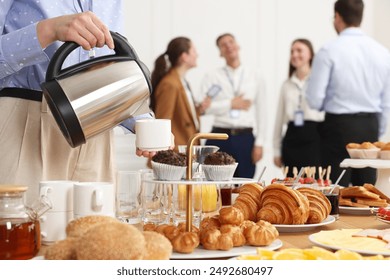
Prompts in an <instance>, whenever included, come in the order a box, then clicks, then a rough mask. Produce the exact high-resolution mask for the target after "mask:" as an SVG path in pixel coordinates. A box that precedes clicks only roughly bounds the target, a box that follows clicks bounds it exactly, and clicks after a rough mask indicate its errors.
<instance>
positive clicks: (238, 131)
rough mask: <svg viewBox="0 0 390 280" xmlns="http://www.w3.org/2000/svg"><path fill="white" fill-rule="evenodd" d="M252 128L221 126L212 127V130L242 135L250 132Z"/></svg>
mask: <svg viewBox="0 0 390 280" xmlns="http://www.w3.org/2000/svg"><path fill="white" fill-rule="evenodd" d="M252 131H253V129H252V128H251V127H246V128H223V127H213V129H212V132H214V133H226V134H228V135H232V136H235V135H243V134H250V133H252Z"/></svg>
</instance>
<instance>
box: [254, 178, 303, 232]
mask: <svg viewBox="0 0 390 280" xmlns="http://www.w3.org/2000/svg"><path fill="white" fill-rule="evenodd" d="M260 201H261V209H260V210H259V211H258V213H257V220H265V221H268V222H270V223H271V224H288V225H299V224H304V223H305V222H306V221H307V218H308V217H309V200H308V199H307V198H306V196H304V195H303V194H301V193H300V192H298V191H296V190H293V189H291V188H289V187H286V186H284V185H280V184H271V185H269V186H268V187H266V188H265V189H264V190H263V192H262V193H261V199H260Z"/></svg>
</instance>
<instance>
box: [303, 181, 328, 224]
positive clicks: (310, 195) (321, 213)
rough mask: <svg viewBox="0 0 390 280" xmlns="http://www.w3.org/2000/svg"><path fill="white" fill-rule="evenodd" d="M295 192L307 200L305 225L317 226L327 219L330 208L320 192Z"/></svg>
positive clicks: (305, 189) (304, 190) (312, 190)
mask: <svg viewBox="0 0 390 280" xmlns="http://www.w3.org/2000/svg"><path fill="white" fill-rule="evenodd" d="M297 190H298V191H299V192H300V193H302V194H304V195H305V196H306V197H307V199H308V200H309V217H308V219H307V221H306V223H307V224H318V223H320V222H322V221H323V220H324V219H326V217H328V215H329V214H330V210H331V208H332V206H331V204H330V202H329V200H328V199H327V198H326V196H325V195H324V194H323V193H322V192H321V191H319V190H315V189H312V188H299V189H297Z"/></svg>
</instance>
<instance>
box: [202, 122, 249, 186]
mask: <svg viewBox="0 0 390 280" xmlns="http://www.w3.org/2000/svg"><path fill="white" fill-rule="evenodd" d="M211 132H213V133H220V131H219V130H214V129H213V130H212V131H211ZM228 135H229V134H228ZM254 143H255V138H254V136H253V134H252V132H248V133H243V134H238V135H229V138H228V139H227V140H214V139H210V140H207V141H206V145H215V146H218V147H219V151H222V152H225V153H228V154H229V155H231V156H232V157H234V158H235V160H236V161H237V162H238V166H237V169H236V172H235V173H234V177H241V178H253V176H254V175H255V171H256V165H255V164H253V162H252V149H253V145H254Z"/></svg>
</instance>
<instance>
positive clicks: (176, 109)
mask: <svg viewBox="0 0 390 280" xmlns="http://www.w3.org/2000/svg"><path fill="white" fill-rule="evenodd" d="M197 58H198V54H197V52H196V49H195V46H194V44H193V43H192V42H191V40H190V39H188V38H185V37H177V38H174V39H173V40H171V41H170V42H169V44H168V47H167V50H166V51H165V52H164V53H163V54H162V55H160V56H159V57H158V58H157V59H156V61H155V68H154V70H153V72H152V87H153V89H154V92H153V94H152V96H151V108H152V110H153V111H154V113H155V115H156V118H157V119H170V120H171V124H172V133H173V135H174V136H175V149H176V151H177V147H178V145H186V144H187V142H188V140H189V139H190V138H191V137H192V136H193V135H194V134H195V133H198V132H199V126H200V121H199V115H200V114H202V113H203V112H204V110H205V109H206V108H207V107H208V106H209V104H210V100H209V99H208V98H206V99H205V100H204V101H203V102H202V103H201V104H195V102H194V99H193V96H192V92H191V88H190V86H189V84H188V82H187V81H186V79H185V75H186V73H187V71H188V70H190V69H191V68H194V67H196V61H197ZM196 144H199V143H196Z"/></svg>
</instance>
